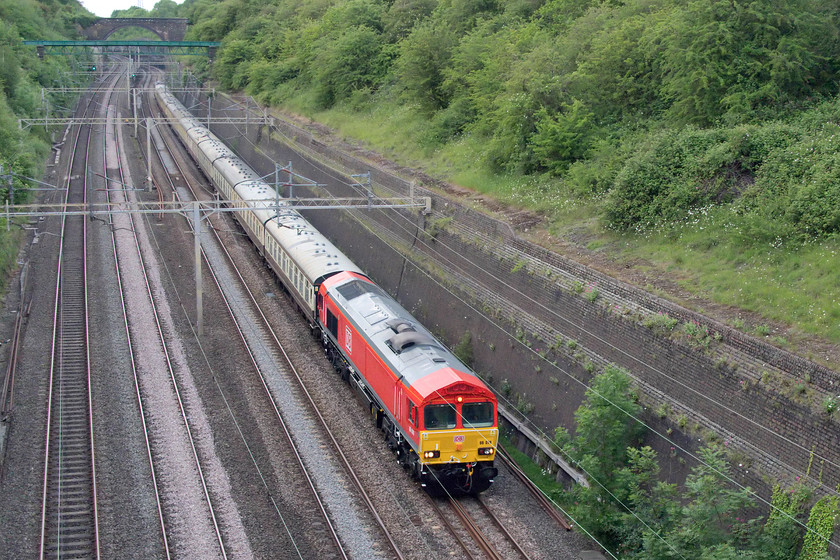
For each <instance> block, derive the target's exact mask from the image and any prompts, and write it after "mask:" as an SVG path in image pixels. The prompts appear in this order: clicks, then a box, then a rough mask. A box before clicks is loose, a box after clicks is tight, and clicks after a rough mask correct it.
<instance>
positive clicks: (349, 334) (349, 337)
mask: <svg viewBox="0 0 840 560" xmlns="http://www.w3.org/2000/svg"><path fill="white" fill-rule="evenodd" d="M344 348H346V349H347V353H348V354H352V353H353V331H351V330H350V325H345V326H344Z"/></svg>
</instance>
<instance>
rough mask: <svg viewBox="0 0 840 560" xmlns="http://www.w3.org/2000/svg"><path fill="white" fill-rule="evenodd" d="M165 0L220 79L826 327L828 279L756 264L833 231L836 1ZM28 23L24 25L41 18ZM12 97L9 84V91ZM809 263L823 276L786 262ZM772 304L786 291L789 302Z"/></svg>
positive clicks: (839, 198)
mask: <svg viewBox="0 0 840 560" xmlns="http://www.w3.org/2000/svg"><path fill="white" fill-rule="evenodd" d="M32 6H33V5H32V4H30V3H27V2H23V3H15V4H12V3H11V2H9V1H8V0H7V1H6V2H0V16H2V22H3V23H5V22H6V21H7V20H9V17H8V15H9V14H12V13H23V12H32V13H33V14H35V12H36V11H33V7H32ZM49 6H50V8H49V9H50V10H57V8H56V6H58V4H52V3H50V4H49ZM171 7H172V6H171V5H169V4H164V5H163V6H161V9H167V10H168V9H171ZM178 8H179V10H178V11H179V13H178V15H181V16H185V17H189V18H190V19H191V21H192V22H193V25H192V26H191V31H190V33H191V35H190V38H195V39H208V40H222V41H223V46H222V49H221V50H220V52H219V54H218V58H217V61H216V62H215V63H214V70H213V71H214V72H215V77H216V78H217V79H218V80H219V81H220V82H221V83H222V84H224V85H225V87H230V88H235V89H244V90H245V91H247V92H248V93H250V94H252V95H255V96H256V97H257V98H258V99H260V100H262V101H266V102H270V103H274V104H282V105H286V106H287V107H288V108H290V109H291V110H293V111H295V112H299V113H304V114H307V115H309V116H312V117H315V118H318V119H326V120H329V119H332V122H330V124H331V125H338V126H346V127H347V128H345V129H344V131H343V133H344V134H347V135H354V136H357V137H362V139H363V140H365V141H369V142H371V143H373V144H374V147H375V148H376V149H380V150H381V151H383V152H386V153H388V154H389V155H394V154H396V157H398V158H402V159H401V162H400V163H402V164H408V165H413V164H415V163H416V162H417V161H421V162H422V163H423V164H425V165H428V168H430V169H435V170H436V172H437V173H438V174H439V175H441V176H444V177H445V178H447V179H451V180H455V181H459V182H461V183H462V184H464V185H465V186H467V187H470V188H475V189H478V190H481V191H483V192H485V193H489V194H492V195H494V196H497V197H499V198H500V199H502V200H503V201H505V202H508V203H511V204H515V205H522V206H527V207H528V208H530V209H532V210H536V211H539V212H540V213H541V214H542V215H544V216H545V217H546V221H547V222H548V223H551V224H557V226H556V227H557V230H558V231H561V230H565V229H567V228H574V229H578V228H580V227H583V228H585V229H586V230H587V231H586V235H592V234H594V235H596V236H600V240H601V241H603V242H605V244H606V245H608V246H609V245H611V240H615V239H616V237H615V236H616V232H618V234H620V235H622V236H625V235H626V236H628V237H627V239H626V241H627V243H629V245H630V246H632V245H634V243H644V242H645V240H647V239H652V240H653V241H654V243H653V249H655V250H659V251H660V252H661V254H660V256H663V255H664V258H663V259H662V261H661V262H664V266H666V267H667V266H668V265H670V264H672V263H674V262H675V261H674V260H672V259H671V257H674V258H678V259H680V260H679V262H678V263H677V264H678V265H679V267H680V269H681V270H680V273H681V275H680V278H686V275H683V274H682V273H686V274H687V275H691V274H692V273H693V272H694V270H696V267H698V266H705V267H706V269H707V270H704V272H703V280H702V281H699V282H697V283H696V288H697V289H698V290H700V289H702V290H704V291H705V294H706V295H709V296H711V297H712V298H713V299H717V300H724V301H725V303H727V304H734V305H741V306H745V307H749V308H751V309H753V310H758V311H760V312H763V313H769V314H773V315H774V317H769V316H768V318H781V319H782V320H786V319H789V318H791V317H792V318H793V320H794V321H795V322H796V324H797V326H799V327H802V328H803V330H807V331H809V332H813V331H815V330H817V331H821V332H829V331H830V332H831V333H832V336H833V337H834V338H835V339H836V337H837V336H840V335H838V334H837V333H838V332H840V331H838V327H837V325H840V321H838V320H837V319H838V317H837V315H836V312H835V311H833V310H834V309H836V305H835V304H834V303H835V302H833V300H834V299H837V298H836V293H835V294H833V295H831V294H828V293H822V292H819V293H817V291H816V290H814V288H813V287H812V286H810V287H809V286H803V285H801V284H800V285H799V286H798V287H797V286H796V284H797V283H799V282H807V281H808V280H809V279H814V280H813V283H816V279H815V278H816V276H817V275H816V274H802V271H799V272H795V271H793V270H783V271H777V272H776V273H773V272H772V271H770V270H763V269H762V270H756V268H762V267H764V266H765V263H766V262H768V261H772V262H786V260H785V259H789V260H790V261H791V262H790V263H789V264H790V267H791V268H792V267H793V265H794V264H795V263H793V262H792V261H800V260H802V259H799V258H798V257H797V256H796V254H797V252H808V251H810V252H812V253H813V252H815V251H817V249H816V248H815V247H816V246H815V245H813V244H814V243H824V242H825V243H827V244H826V245H824V246H823V248H822V249H821V250H823V252H825V254H826V255H827V256H828V259H829V260H828V261H825V262H826V263H829V262H832V261H831V260H830V259H831V252H832V250H833V249H834V247H833V246H832V244H833V243H836V239H837V238H838V233H840V229H838V223H840V214H838V208H840V190H839V189H840V187H838V185H840V181H838V177H837V173H838V171H837V170H838V169H840V165H838V163H840V162H838V161H837V158H838V157H840V156H838V155H837V154H838V150H837V145H836V138H837V134H836V133H837V129H838V125H837V124H836V123H838V122H840V100H838V98H837V94H838V93H840V85H838V84H840V62H838V61H840V41H838V40H837V37H838V36H840V17H838V14H837V12H836V10H833V9H832V7H831V6H830V5H829V4H827V3H825V2H820V1H818V0H768V1H763V2H761V1H758V0H747V1H746V2H735V3H733V2H729V1H723V0H681V1H680V2H674V1H672V0H621V1H619V0H585V1H580V0H575V1H572V0H511V1H508V2H500V1H498V0H441V1H436V0H393V1H392V0H336V1H328V0H295V1H292V0H277V1H276V2H272V3H268V4H266V3H264V2H256V0H186V1H185V2H184V4H183V5H181V6H179V7H178ZM156 9H157V8H156ZM74 17H75V16H74ZM65 19H66V20H67V21H71V19H72V18H65ZM39 25H40V24H38V25H35V24H32V25H30V27H31V28H32V29H37V30H38V33H41V32H42V31H43V30H42V29H39ZM0 28H2V25H0ZM22 35H26V36H35V33H34V32H33V33H29V32H27V33H26V34H23V33H22ZM1 38H3V39H4V40H0V44H2V45H10V46H11V45H13V44H14V43H15V42H14V41H6V40H5V37H1ZM11 48H12V50H13V51H15V50H16V49H15V48H14V47H11ZM227 51H229V52H227ZM0 60H2V58H0ZM197 62H198V61H197ZM21 66H22V67H24V68H25V67H26V66H27V65H21ZM29 66H35V65H29ZM8 72H11V73H14V70H11V71H7V69H6V68H0V75H6V74H7V73H8ZM13 79H14V76H11V77H10V78H8V79H3V78H0V81H3V82H4V83H5V82H8V81H10V80H13ZM0 87H4V86H0ZM6 89H9V88H8V87H7V88H6ZM32 103H33V102H32V96H15V99H14V100H10V105H11V106H12V107H13V108H15V109H17V108H18V107H20V108H22V109H23V108H26V107H31V106H32ZM326 108H329V109H330V110H329V111H325V109H326ZM500 172H502V173H500ZM598 218H601V220H599V219H598ZM560 224H562V225H560ZM603 225H606V226H607V228H608V230H607V231H603V230H601V229H600V228H601V227H602V226H603ZM657 241H658V242H659V245H658V246H657V245H656V242H657ZM648 247H650V245H648ZM762 248H764V249H768V248H769V250H771V253H770V254H767V253H764V252H762V251H761V249H762ZM705 255H708V256H705ZM702 263H705V264H702ZM812 265H813V266H816V267H819V268H820V272H819V274H822V275H825V276H826V277H831V276H832V275H833V274H834V273H835V272H836V271H832V270H829V269H830V268H831V267H830V265H828V264H817V262H816V260H815V259H814V260H812V261H811V262H807V263H806V262H804V261H802V266H803V267H804V266H812ZM715 267H717V268H718V269H717V270H712V269H714V268H715ZM724 267H736V268H737V269H738V270H743V271H744V274H743V276H744V277H738V278H735V277H734V276H733V274H734V273H733V274H730V275H729V276H725V275H724V274H722V273H724V272H725V270H722V269H724ZM753 276H755V277H756V278H755V279H754V280H753V279H752V277H753ZM759 277H760V278H759ZM722 278H728V280H727V282H728V284H727V285H726V286H724V285H723V284H724V281H723V280H722ZM777 279H778V280H777ZM797 279H805V280H801V281H800V280H797ZM750 281H752V286H751V288H750V290H747V289H746V285H745V283H746V282H750ZM685 282H687V283H688V282H691V280H688V279H685ZM701 284H702V285H703V286H702V288H700V285H701ZM824 284H825V285H827V283H825V282H824ZM785 285H786V286H788V288H783V287H782V286H785ZM742 288H743V289H742ZM774 289H775V291H776V292H777V293H775V294H774V293H772V291H773V290H774ZM785 290H787V291H785ZM800 297H801V298H802V300H803V301H799V300H798V298H800ZM809 298H810V299H811V301H810V302H808V301H804V300H807V299H809ZM762 302H765V303H762ZM771 302H772V303H771ZM784 302H790V305H791V307H795V309H791V310H790V312H789V314H788V315H789V316H788V317H785V316H784V315H785V313H786V311H785V309H788V307H787V304H784V305H781V304H783V303H784ZM811 303H813V304H814V305H813V306H811V305H810V304H811ZM814 309H817V310H825V311H824V313H823V312H821V313H822V314H821V316H820V317H815V316H814V315H815V314H816V313H817V312H816V311H813V310H814ZM779 315H781V317H779Z"/></svg>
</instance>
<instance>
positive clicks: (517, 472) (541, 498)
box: [496, 446, 572, 531]
mask: <svg viewBox="0 0 840 560" xmlns="http://www.w3.org/2000/svg"><path fill="white" fill-rule="evenodd" d="M496 458H497V459H499V458H501V459H502V461H503V462H504V464H505V466H506V467H507V468H508V470H509V471H510V472H512V473H513V475H514V476H515V477H516V478H517V480H519V481H520V482H521V483H522V484H523V485H525V487H526V488H527V489H528V492H530V493H531V495H532V496H533V497H534V500H536V502H537V503H538V504H539V505H540V507H541V508H543V509H544V510H545V512H546V513H547V514H548V515H549V516H550V517H551V518H552V519H554V520H555V521H556V522H557V524H558V525H560V526H561V527H563V528H564V529H565V530H567V531H571V530H572V525H571V523H569V522H568V521H567V520H566V518H565V517H563V516H562V515H561V514H560V512H559V511H557V508H556V507H555V506H554V504H553V503H552V502H551V500H549V499H548V498H547V497H546V496H545V494H543V493H542V491H541V490H540V489H539V488H537V486H536V485H535V484H534V483H533V482H532V481H531V479H530V478H528V477H527V476H526V475H525V473H524V472H522V469H520V468H519V465H517V464H516V462H514V460H513V459H512V458H511V456H510V454H509V453H508V452H507V451H505V450H504V448H502V447H501V446H500V447H499V450H498V453H497V455H496Z"/></svg>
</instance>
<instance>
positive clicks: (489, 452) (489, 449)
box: [478, 447, 495, 455]
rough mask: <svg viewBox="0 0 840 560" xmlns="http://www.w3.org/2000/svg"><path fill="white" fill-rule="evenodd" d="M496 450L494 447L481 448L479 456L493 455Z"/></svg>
mask: <svg viewBox="0 0 840 560" xmlns="http://www.w3.org/2000/svg"><path fill="white" fill-rule="evenodd" d="M494 451H495V450H494V449H493V448H492V447H479V448H478V454H479V455H492V454H493V452H494Z"/></svg>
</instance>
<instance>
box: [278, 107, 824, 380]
mask: <svg viewBox="0 0 840 560" xmlns="http://www.w3.org/2000/svg"><path fill="white" fill-rule="evenodd" d="M288 108H289V109H291V110H294V111H297V112H303V113H305V114H308V116H310V117H312V118H313V119H315V120H317V121H320V122H323V123H325V124H326V125H328V126H330V127H332V128H334V129H335V130H337V131H338V133H339V134H341V135H343V136H344V137H346V138H352V139H354V140H358V141H361V142H363V143H365V144H367V145H368V146H370V147H371V148H373V149H375V150H377V151H379V152H381V153H383V154H384V155H385V156H386V157H389V158H390V159H393V160H395V161H397V162H399V163H401V164H404V165H412V166H419V167H422V168H423V169H425V170H426V171H427V172H429V173H431V174H432V175H435V176H440V177H442V178H445V179H448V180H450V181H452V182H455V183H457V184H460V185H462V186H465V187H468V188H470V189H473V190H476V191H478V192H482V193H485V194H489V195H491V196H495V197H497V198H499V199H500V200H503V201H505V202H508V203H511V204H514V205H517V206H522V207H525V208H529V209H535V210H539V211H542V212H544V213H545V214H546V215H547V217H548V220H547V221H548V226H549V229H550V231H551V233H552V235H553V236H554V237H555V238H556V239H558V240H562V241H563V243H568V242H569V241H570V240H573V239H574V240H581V239H583V240H585V241H584V243H585V245H584V246H582V247H579V248H580V249H585V250H587V251H594V252H595V253H597V254H598V255H597V257H598V260H599V261H601V262H602V263H603V262H604V261H606V262H608V263H611V268H613V270H614V271H616V272H620V271H621V270H623V269H625V266H626V265H627V264H631V265H632V266H633V267H634V269H635V272H638V273H641V274H644V275H645V276H647V277H657V276H661V277H662V278H667V279H670V280H671V281H672V282H675V283H676V285H677V286H678V287H679V288H680V289H681V290H684V291H686V292H688V293H690V294H692V295H693V296H695V297H698V298H700V299H701V300H707V301H708V302H711V305H703V304H702V303H700V304H698V303H697V301H696V300H693V299H692V298H689V299H692V301H693V303H692V302H688V301H687V299H686V298H683V303H689V305H694V306H695V307H698V308H699V309H700V310H705V311H709V308H711V307H715V308H717V309H718V310H719V311H720V310H721V309H722V308H721V307H720V306H726V307H730V306H731V307H733V308H737V309H732V310H730V311H729V312H727V313H725V317H724V319H725V320H726V321H727V322H728V323H729V324H730V325H732V326H734V327H736V328H739V329H742V330H744V331H747V332H751V333H753V334H756V335H758V336H764V337H765V338H766V339H767V340H768V341H769V342H771V343H773V344H776V345H778V346H781V347H784V348H786V349H788V350H791V351H794V352H797V353H801V354H804V355H806V356H807V357H809V358H812V359H816V360H818V361H822V362H828V363H834V364H836V363H838V361H840V354H837V353H836V350H832V348H831V347H832V346H836V345H837V344H838V343H840V305H838V301H840V270H838V267H839V266H840V261H838V260H837V258H836V256H837V254H838V252H840V243H838V241H837V239H828V240H826V241H822V242H819V243H814V244H810V245H809V244H806V245H801V244H797V245H793V246H791V247H789V246H788V245H787V243H786V242H785V240H783V239H779V240H777V241H776V242H773V243H767V244H756V245H752V246H750V245H745V244H743V243H742V242H740V241H738V237H739V236H741V235H743V233H744V232H741V231H732V230H731V229H730V228H737V227H738V226H733V225H732V224H731V223H730V221H729V220H728V218H727V214H726V213H725V212H719V213H717V214H716V213H715V212H711V213H706V212H701V213H698V214H696V215H695V216H692V217H691V219H690V220H688V221H687V222H686V223H684V224H681V225H680V226H679V227H675V228H668V229H667V230H665V231H662V232H652V233H646V234H644V235H637V234H617V233H614V232H612V231H609V230H607V229H605V228H603V227H601V223H600V221H599V220H598V219H597V217H596V216H597V215H598V213H599V212H598V207H599V204H600V201H599V200H598V199H595V200H591V199H590V200H584V199H581V198H580V197H577V196H574V195H573V194H569V195H568V197H567V198H565V199H558V197H557V196H556V195H553V197H552V200H547V199H546V197H544V196H541V194H542V192H543V191H547V190H549V188H550V189H551V191H552V192H554V193H556V192H558V191H560V192H562V191H563V189H562V186H560V187H559V188H558V184H557V180H556V179H548V178H540V177H531V178H523V177H521V176H500V175H495V174H492V173H491V172H489V171H488V170H487V169H486V167H484V166H483V164H482V163H481V158H480V154H481V152H482V150H483V146H482V145H481V144H479V143H478V142H475V141H473V140H472V139H470V138H465V139H462V140H461V141H459V142H455V143H450V144H449V145H447V146H445V147H443V148H438V149H435V150H434V151H431V152H429V151H426V150H424V149H423V148H422V147H420V146H418V145H417V143H416V142H415V140H414V138H416V137H417V136H418V135H420V134H421V133H422V131H423V129H424V126H425V123H424V122H423V121H422V119H421V118H420V117H418V116H417V115H416V113H413V112H412V111H411V110H410V108H405V107H400V106H397V105H392V106H385V107H383V106H382V104H378V105H377V110H375V111H363V112H355V111H353V110H349V109H347V108H344V107H342V106H336V107H334V108H332V109H330V110H326V111H313V110H311V106H310V105H309V104H308V103H307V102H306V100H304V99H302V98H299V99H297V100H293V101H292V103H290V104H289V105H288ZM657 284H658V283H657ZM643 287H644V286H643ZM715 304H717V305H715ZM739 309H740V310H744V311H746V312H747V313H744V314H740V313H739V312H738V310H739Z"/></svg>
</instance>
